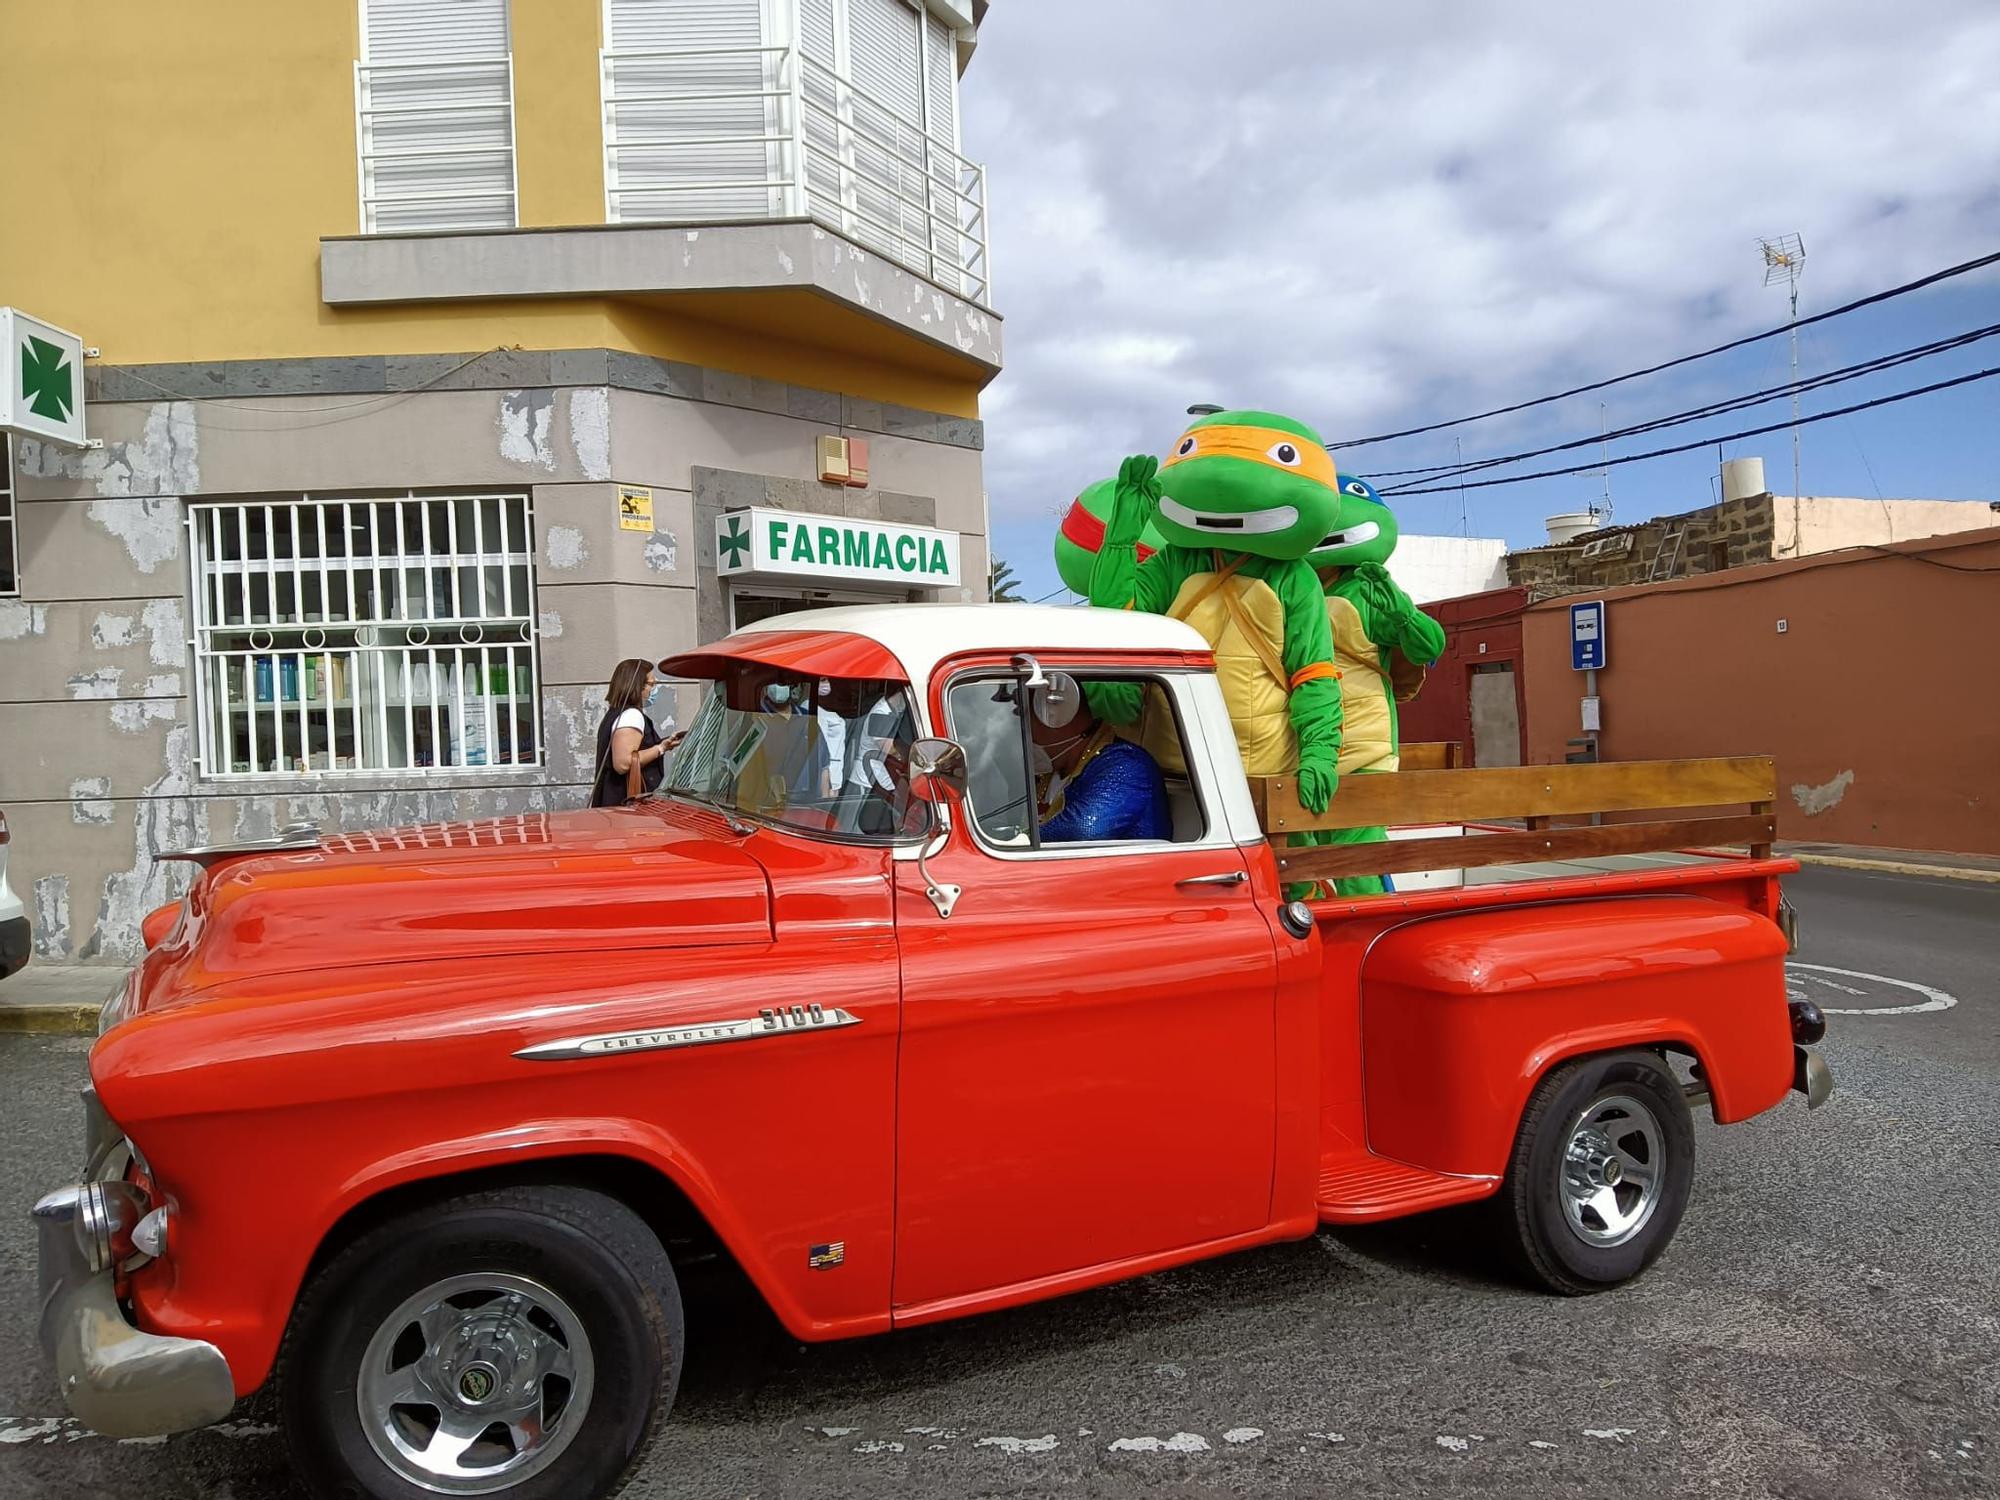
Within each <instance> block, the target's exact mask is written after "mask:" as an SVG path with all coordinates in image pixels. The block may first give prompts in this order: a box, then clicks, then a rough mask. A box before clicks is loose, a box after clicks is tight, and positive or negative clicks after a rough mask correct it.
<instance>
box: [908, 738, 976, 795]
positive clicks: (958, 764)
mask: <svg viewBox="0 0 2000 1500" xmlns="http://www.w3.org/2000/svg"><path fill="white" fill-rule="evenodd" d="M966 777H967V771H966V765H965V747H964V746H962V745H960V744H959V743H958V742H957V741H956V740H946V739H937V738H927V739H921V740H918V741H917V742H916V743H915V744H914V745H912V746H910V791H911V792H912V793H913V794H914V795H915V796H916V797H918V798H919V799H921V800H922V801H924V802H928V803H930V804H931V805H932V806H936V805H938V804H939V803H943V802H956V801H958V800H959V799H960V798H962V797H963V796H964V795H965V783H966Z"/></svg>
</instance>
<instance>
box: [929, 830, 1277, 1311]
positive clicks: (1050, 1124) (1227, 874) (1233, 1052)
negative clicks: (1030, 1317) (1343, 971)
mask: <svg viewBox="0 0 2000 1500" xmlns="http://www.w3.org/2000/svg"><path fill="white" fill-rule="evenodd" d="M970 822H971V820H970V819H969V818H967V817H965V816H963V812H962V810H961V815H960V816H958V817H956V818H955V819H954V827H953V831H952V836H951V842H950V844H949V845H948V846H947V847H946V848H945V849H944V850H943V851H942V852H941V853H940V854H939V855H938V856H937V857H936V858H934V859H932V860H931V861H930V868H931V873H932V875H933V877H934V878H936V879H938V880H940V881H945V882H951V883H955V884H958V885H960V886H962V887H963V894H962V895H961V896H960V897H959V900H958V903H957V905H956V907H955V909H954V910H953V912H952V915H951V916H950V917H949V918H948V919H941V918H940V917H939V916H938V913H937V911H936V910H935V909H934V908H933V906H932V904H931V902H930V900H929V899H928V898H927V897H926V896H925V894H924V890H923V885H922V882H921V881H919V880H918V879H917V878H916V869H915V866H914V865H912V864H909V863H901V864H899V865H898V867H897V881H896V884H897V896H896V906H897V912H896V915H897V926H898V933H899V938H900V942H901V947H902V961H903V1044H902V1055H901V1058H900V1061H899V1064H898V1070H897V1100H898V1108H897V1122H896V1149H897V1185H896V1204H897V1222H896V1269H895V1282H894V1301H895V1303H896V1306H897V1308H898V1309H899V1310H906V1309H916V1308H919V1307H922V1306H925V1305H927V1304H935V1303H939V1302H946V1301H949V1300H950V1299H954V1298H961V1297H970V1296H975V1295H977V1294H979V1293H982V1292H988V1291H991V1290H993V1289H995V1288H999V1287H1004V1286H1010V1285H1014V1284H1016V1283H1019V1282H1024V1281H1029V1280H1032V1279H1034V1278H1037V1277H1045V1276H1054V1275H1059V1274H1061V1273H1063V1272H1067V1271H1076V1270H1081V1269H1083V1268H1086V1267H1090V1266H1096V1265H1102V1264H1105V1263H1107V1262H1113V1261H1122V1260H1127V1259H1130V1258H1132V1257H1136V1256H1143V1255H1148V1254H1154V1253H1158V1252H1163V1251H1169V1250H1173V1249H1176V1248H1180V1247H1184V1246H1189V1245H1195V1244H1200V1243H1202V1242H1205V1241H1209V1240H1214V1239H1220V1238H1223V1237H1225V1236H1228V1235H1233V1234H1241V1233H1247V1232H1250V1231H1254V1230H1257V1229H1260V1228H1262V1227H1263V1226H1264V1224H1265V1223H1266V1222H1267V1221H1268V1218H1269V1212H1270V1202H1271V1173H1272V1150H1273V1144H1272V1143H1273V1130H1274V1119H1273V1110H1274V1087H1275V1084H1274V1058H1273V1042H1272V1035H1273V1025H1274V1020H1275V1016H1274V1007H1275V992H1276V968H1277V960H1276V950H1275V940H1274V938H1273V935H1272V931H1271V928H1270V925H1269V923H1268V922H1267V920H1266V918H1265V914H1264V913H1263V912H1261V911H1260V910H1259V909H1258V907H1257V905H1256V902H1255V900H1254V898H1253V897H1252V894H1251V888H1250V884H1249V881H1248V880H1247V879H1245V880H1243V881H1241V882H1239V883H1228V884H1220V883H1215V882H1214V881H1213V880H1212V879H1202V877H1216V876H1221V877H1223V878H1224V879H1225V880H1229V879H1232V878H1233V877H1234V876H1235V874H1236V873H1237V872H1243V871H1245V865H1244V856H1243V854H1242V853H1241V852H1240V851H1239V850H1237V849H1235V848H1234V847H1233V846H1231V845H1229V844H1228V843H1227V842H1226V840H1220V841H1218V842H1215V843H1209V844H1204V845H1185V846H1182V845H1165V844H1153V845H1147V846H1141V847H1139V848H1134V847H1133V846H1130V845H1128V846H1125V847H1124V848H1122V849H1121V848H1119V847H1118V846H1116V845H1096V846H1073V847H1072V848H1070V849H1069V850H1067V851H1063V850H1061V849H1059V848H1058V849H1052V850H1045V851H1043V852H1042V853H1040V854H1030V853H1027V852H1026V851H1022V852H1020V853H1019V854H1015V853H1014V852H1012V851H1009V852H1007V853H1005V854H1000V853H995V852H992V851H990V850H988V849H986V848H983V847H981V846H979V845H977V844H976V843H975V842H974V840H973V838H972V835H971V833H970V828H969V825H970ZM1246 873H1247V872H1246ZM1190 880H1193V881H1195V882H1196V883H1185V882H1189V881H1190Z"/></svg>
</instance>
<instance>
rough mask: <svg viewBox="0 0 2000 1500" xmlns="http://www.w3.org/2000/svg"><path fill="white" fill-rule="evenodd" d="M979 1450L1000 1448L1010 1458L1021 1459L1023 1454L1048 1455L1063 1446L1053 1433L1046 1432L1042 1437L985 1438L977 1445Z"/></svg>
mask: <svg viewBox="0 0 2000 1500" xmlns="http://www.w3.org/2000/svg"><path fill="white" fill-rule="evenodd" d="M974 1446H975V1447H979V1448H998V1449H999V1450H1000V1451H1001V1452H1002V1453H1004V1454H1006V1455H1007V1456H1008V1457H1009V1458H1019V1457H1020V1456H1021V1455H1022V1454H1023V1453H1047V1452H1048V1451H1049V1450H1051V1449H1052V1448H1059V1447H1061V1446H1062V1444H1061V1443H1060V1442H1059V1441H1058V1440H1057V1438H1056V1435H1055V1434H1054V1433H1053V1432H1045V1433H1043V1434H1042V1435H1041V1436H1040V1437H1032V1438H1020V1437H983V1438H981V1439H980V1440H979V1441H978V1442H977V1443H976V1444H974Z"/></svg>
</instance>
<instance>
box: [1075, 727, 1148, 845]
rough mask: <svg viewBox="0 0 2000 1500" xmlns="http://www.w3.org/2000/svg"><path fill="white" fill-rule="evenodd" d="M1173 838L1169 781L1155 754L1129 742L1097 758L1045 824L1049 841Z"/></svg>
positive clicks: (1118, 742) (1109, 748)
mask: <svg viewBox="0 0 2000 1500" xmlns="http://www.w3.org/2000/svg"><path fill="white" fill-rule="evenodd" d="M1172 836H1173V819H1172V817H1171V816H1170V815H1169V813H1168V811H1167V785H1166V780H1165V778H1164V777H1162V776H1161V775H1160V768H1159V767H1158V766H1157V765H1156V764H1154V762H1153V757H1152V756H1150V755H1148V754H1147V753H1146V752H1145V751H1144V750H1142V749H1140V748H1139V746H1137V745H1135V744H1132V743H1131V742H1130V741H1128V740H1116V741H1113V742H1112V743H1111V744H1110V745H1109V746H1107V747H1106V748H1105V749H1104V750H1103V752H1102V753H1100V754H1099V755H1097V756H1096V757H1095V758H1093V759H1092V760H1091V762H1090V764H1089V765H1087V766H1085V767H1084V768H1083V772H1082V774H1081V775H1079V776H1078V777H1077V778H1076V781H1075V782H1074V783H1073V784H1072V785H1071V786H1070V787H1069V789H1068V790H1067V791H1065V792H1064V793H1063V806H1062V811H1061V812H1059V813H1057V814H1056V815H1055V816H1054V817H1053V818H1051V819H1049V821H1048V822H1046V823H1044V824H1043V825H1042V840H1043V842H1044V843H1050V844H1069V843H1082V842H1086V841H1094V840H1100V839H1165V838H1171V837H1172Z"/></svg>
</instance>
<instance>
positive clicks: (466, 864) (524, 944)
mask: <svg viewBox="0 0 2000 1500" xmlns="http://www.w3.org/2000/svg"><path fill="white" fill-rule="evenodd" d="M746 842H747V840H746V839H745V838H744V837H741V836H738V835H736V834H733V833H732V832H731V831H730V830H729V828H728V826H727V825H726V824H725V823H724V822H723V821H722V820H721V819H720V818H715V817H712V816H710V815H708V814H705V813H703V812H701V811H700V810H698V809H692V808H686V807H683V806H680V805H677V804H673V803H664V802H662V803H649V804H646V805H644V806H641V807H632V808H603V809H591V810H587V811H579V812H565V813H525V814H522V815H520V816H517V817H509V818H489V819H484V820H481V821H476V822H463V823H434V824H426V825H423V826H420V827H411V828H391V829H384V830H381V831H378V832H373V833H356V834H347V835H344V836H339V837H334V838H329V839H326V840H324V841H322V842H321V843H320V844H319V845H318V846H316V847H309V848H304V849H298V850H287V851H284V852H277V853H262V854H254V855H245V856H241V857H235V858H228V859H224V860H221V861H219V862H217V863H215V864H213V865H211V866H210V867H209V868H207V869H204V870H203V871H202V873H201V874H200V875H199V876H197V877H196V880H195V883H194V885H193V887H192V889H191V890H190V891H189V893H188V899H187V902H186V906H185V910H184V912H183V914H182V917H181V920H180V921H179V923H178V924H177V925H176V926H175V928H174V930H173V931H172V933H171V934H170V935H169V936H168V938H167V940H166V941H165V942H164V943H163V944H162V945H161V946H160V947H159V948H156V949H155V950H154V951H153V952H151V953H149V954H148V955H147V956H146V959H145V962H144V964H143V965H142V967H141V972H140V974H139V976H138V982H137V983H136V984H135V986H134V991H135V993H134V994H133V995H132V996H131V999H130V1001H128V1004H129V1003H132V1002H136V1005H135V1007H134V1008H138V1009H145V1010H153V1009H157V1008H159V1007H160V1006H161V1005H163V1004H166V1003H171V1000H172V999H174V998H178V997H182V996H192V995H195V994H198V993H200V992H201V991H204V990H207V989H210V988H212V987H214V986H215V985H218V984H223V983H227V982H230V981H235V980H241V979H244V978H247V977H252V976H258V975H276V974H284V973H295V972H298V971H301V970H325V969H329V968H347V967H356V966H360V965H376V964H393V963H420V962H431V961H448V960H452V959H459V958H465V957H469V956H477V957H480V958H483V959H488V960H492V959H504V958H506V957H507V956H509V955H516V954H529V953H532V954H543V955H548V954H561V953H575V954H576V955H578V958H579V961H580V962H581V961H587V959H586V956H587V955H589V954H593V953H602V952H604V951H606V950H609V949H620V948H623V949H660V948H686V947H715V946H718V945H724V944H740V943H766V942H769V941H770V940H771V936H772V932H771V893H770V885H769V882H768V880H767V879H766V877H765V874H764V870H763V867H762V866H761V865H760V864H759V863H758V862H757V860H755V859H754V858H752V857H751V856H750V854H749V853H747V852H746V851H745V849H744V847H743V846H744V844H745V843H746Z"/></svg>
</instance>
